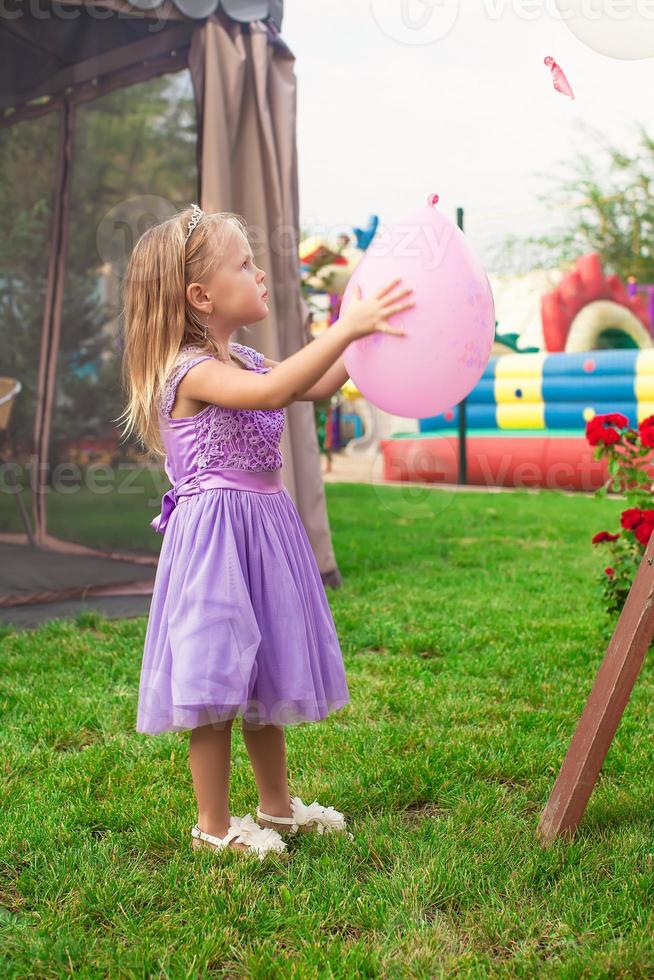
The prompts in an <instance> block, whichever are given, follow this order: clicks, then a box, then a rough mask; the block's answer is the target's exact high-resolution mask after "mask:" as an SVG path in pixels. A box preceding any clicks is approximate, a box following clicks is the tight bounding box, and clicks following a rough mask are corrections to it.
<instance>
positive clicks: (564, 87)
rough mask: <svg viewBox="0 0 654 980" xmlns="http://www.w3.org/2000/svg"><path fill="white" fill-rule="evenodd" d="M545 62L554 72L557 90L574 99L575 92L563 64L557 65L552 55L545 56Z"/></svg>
mask: <svg viewBox="0 0 654 980" xmlns="http://www.w3.org/2000/svg"><path fill="white" fill-rule="evenodd" d="M545 64H546V65H547V67H548V68H549V69H550V71H551V72H552V82H553V84H554V88H555V89H556V91H557V92H560V93H561V95H567V96H568V97H569V98H571V99H574V97H575V96H574V92H573V91H572V88H571V86H570V82H569V81H568V79H567V78H566V75H565V72H564V71H563V69H562V68H561V66H560V65H557V63H556V61H555V60H554V58H552V57H551V56H550V55H548V56H547V58H545Z"/></svg>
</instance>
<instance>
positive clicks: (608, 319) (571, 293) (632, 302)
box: [380, 253, 654, 491]
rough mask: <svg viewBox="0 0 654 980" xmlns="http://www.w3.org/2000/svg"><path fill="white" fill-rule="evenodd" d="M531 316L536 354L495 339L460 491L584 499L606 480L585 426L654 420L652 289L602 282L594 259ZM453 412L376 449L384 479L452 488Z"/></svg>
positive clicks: (510, 339)
mask: <svg viewBox="0 0 654 980" xmlns="http://www.w3.org/2000/svg"><path fill="white" fill-rule="evenodd" d="M540 307H541V310H540V312H541V321H542V336H543V342H544V347H545V349H544V350H543V351H541V350H537V349H534V348H531V349H529V350H528V351H526V352H521V353H517V352H516V351H517V346H516V343H515V340H516V338H515V335H508V336H506V337H503V336H501V335H499V334H496V342H495V346H494V348H493V356H491V359H490V361H489V363H488V365H487V367H486V370H485V372H484V374H483V376H482V377H481V379H480V381H479V383H478V384H477V386H476V387H475V388H474V389H473V390H472V392H471V393H470V394H469V395H468V397H467V399H466V404H465V423H466V463H467V466H466V469H467V482H468V483H470V484H478V485H484V486H488V485H496V486H523V487H524V486H535V487H548V488H550V489H565V490H586V491H591V490H594V489H596V488H597V487H599V486H601V484H602V483H604V482H605V480H606V479H607V477H608V472H607V469H606V463H605V462H604V461H603V460H602V461H595V460H594V459H593V450H592V447H591V446H589V445H588V443H587V441H586V438H585V427H586V423H587V422H588V421H589V419H591V418H593V416H594V415H597V414H604V413H606V412H623V413H624V414H625V415H626V416H627V417H628V419H629V423H630V424H631V425H633V426H636V425H637V424H638V423H639V422H640V421H642V419H644V418H646V417H647V416H648V415H652V414H654V341H653V339H652V325H653V324H654V287H652V286H644V287H639V286H638V285H637V284H636V283H635V282H634V281H633V280H630V282H629V283H628V284H627V285H625V284H624V283H623V282H622V281H621V280H620V279H619V277H618V276H615V275H613V276H605V275H604V273H603V270H602V266H601V262H600V258H599V256H598V255H597V254H596V253H591V254H589V255H584V256H582V257H581V258H579V259H578V260H577V262H576V264H575V267H574V269H573V270H572V271H571V272H569V273H568V274H567V275H565V276H564V277H563V278H562V279H561V281H560V282H559V284H558V285H557V286H556V288H554V289H552V290H550V291H548V292H546V293H545V294H544V295H543V296H542V297H541V303H540ZM459 412H460V408H459V406H455V407H454V408H452V409H450V410H449V411H447V412H444V413H443V414H441V415H437V416H434V417H433V418H426V419H419V420H418V432H398V433H394V434H393V435H392V436H391V438H389V439H384V440H382V441H381V444H380V448H381V451H382V453H383V458H384V476H385V478H386V479H392V480H412V481H427V482H444V483H456V482H457V480H458V467H459V451H458V430H459Z"/></svg>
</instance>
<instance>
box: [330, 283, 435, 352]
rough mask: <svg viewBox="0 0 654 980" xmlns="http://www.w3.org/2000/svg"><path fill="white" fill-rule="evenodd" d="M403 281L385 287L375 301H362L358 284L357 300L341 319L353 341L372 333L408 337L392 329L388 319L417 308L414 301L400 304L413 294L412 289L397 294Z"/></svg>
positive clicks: (403, 331)
mask: <svg viewBox="0 0 654 980" xmlns="http://www.w3.org/2000/svg"><path fill="white" fill-rule="evenodd" d="M399 282H401V279H394V280H393V281H392V282H390V283H389V284H388V285H387V286H384V288H383V289H381V290H380V291H379V292H378V293H377V295H376V296H375V297H374V298H373V299H362V297H361V287H360V286H359V285H358V284H357V285H356V287H355V289H356V299H353V300H352V302H351V303H350V304H349V306H348V308H347V310H346V312H345V313H344V314H343V316H342V317H341V323H344V324H345V326H346V329H347V332H348V334H349V335H350V339H351V340H356V339H357V338H359V337H366V336H367V335H368V334H370V333H391V334H395V335H396V336H397V337H406V330H400V329H399V328H398V327H392V326H391V325H390V323H388V322H387V320H388V317H389V316H392V315H393V313H401V312H402V310H408V309H410V307H412V306H415V305H416V304H415V302H414V301H410V302H406V303H400V302H399V300H401V299H402V297H404V296H408V295H409V294H410V293H413V290H412V289H405V290H404V291H403V292H400V293H398V292H397V288H398V287H397V284H398V283H399Z"/></svg>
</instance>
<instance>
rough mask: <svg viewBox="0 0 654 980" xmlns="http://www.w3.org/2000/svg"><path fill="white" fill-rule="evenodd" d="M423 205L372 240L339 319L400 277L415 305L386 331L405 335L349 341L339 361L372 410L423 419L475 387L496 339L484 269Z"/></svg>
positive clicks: (431, 206)
mask: <svg viewBox="0 0 654 980" xmlns="http://www.w3.org/2000/svg"><path fill="white" fill-rule="evenodd" d="M437 201H438V195H430V197H429V198H428V203H427V206H426V207H424V208H421V209H420V210H419V211H416V212H415V213H413V214H411V215H409V216H408V217H407V218H406V219H405V220H404V221H402V222H400V223H398V224H397V225H394V226H393V227H392V228H391V229H390V230H389V231H387V232H386V233H385V234H382V235H381V236H380V237H379V238H375V239H373V241H372V243H371V245H370V246H369V247H368V249H367V250H366V253H365V255H364V257H363V258H362V259H361V261H360V262H359V264H358V265H357V267H356V269H355V270H354V272H353V274H352V277H351V278H350V281H349V282H348V284H347V288H346V290H345V293H344V295H343V300H342V303H341V316H342V315H343V314H344V313H345V311H346V310H347V307H348V306H349V304H350V303H351V302H352V300H353V299H355V298H356V296H357V293H356V288H357V287H360V288H361V291H362V295H363V298H364V299H367V298H370V297H372V296H375V295H376V294H377V293H378V292H379V291H380V290H381V289H382V288H383V287H385V286H387V285H388V284H389V283H390V282H391V281H392V280H394V279H397V278H398V277H401V279H402V281H401V283H400V284H399V286H400V287H401V288H402V289H406V288H410V289H413V295H409V296H407V297H404V298H403V299H402V300H400V302H406V301H411V300H412V301H414V302H415V306H413V307H411V308H409V309H408V310H404V311H403V312H402V313H396V314H394V315H393V316H391V317H390V318H389V321H388V322H389V324H391V325H392V326H395V327H399V328H400V329H402V330H404V331H405V332H406V336H404V337H402V336H396V335H393V334H386V333H380V332H376V333H374V334H368V336H366V337H362V338H360V339H359V340H355V341H353V342H352V343H351V344H350V345H349V346H348V347H347V349H346V350H345V353H344V355H343V361H344V363H345V366H346V368H347V371H348V374H349V375H350V377H351V378H352V381H353V382H354V384H355V385H356V387H357V388H358V390H359V391H360V392H361V394H362V395H363V396H364V398H366V399H367V400H368V401H369V402H371V403H372V404H373V405H376V406H377V407H378V408H381V409H382V410H383V411H386V412H390V413H391V414H392V415H400V416H404V417H406V418H427V417H429V416H432V415H438V414H440V413H441V412H444V411H446V410H447V409H450V408H453V407H454V406H456V405H458V403H459V402H460V401H461V400H462V399H463V398H465V396H466V395H468V394H469V393H470V391H472V389H473V388H474V387H475V385H476V384H477V382H478V381H479V379H480V378H481V376H482V374H483V373H484V369H485V367H486V365H487V364H488V361H489V358H490V354H491V350H492V347H493V340H494V338H495V307H494V304H493V294H492V291H491V287H490V283H489V282H488V277H487V276H486V273H485V271H484V268H483V266H482V264H481V262H480V261H479V259H478V258H477V256H476V255H475V254H474V252H473V251H472V249H471V248H470V245H469V244H468V242H467V240H466V238H465V236H464V234H463V232H462V231H461V230H460V229H459V228H458V227H457V226H456V224H454V222H452V221H450V220H449V218H446V217H445V216H444V215H443V214H441V212H440V211H439V210H438V209H437V208H436V207H435V205H436V202H437Z"/></svg>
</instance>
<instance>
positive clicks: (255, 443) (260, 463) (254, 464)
mask: <svg viewBox="0 0 654 980" xmlns="http://www.w3.org/2000/svg"><path fill="white" fill-rule="evenodd" d="M229 346H230V349H231V351H232V352H233V353H234V354H235V355H236V356H237V357H239V358H240V359H241V360H242V361H243V362H244V364H245V365H246V366H247V368H248V369H249V370H251V371H256V372H257V373H259V374H264V373H266V372H267V371H270V370H272V369H271V368H266V367H264V364H263V361H264V358H263V354H260V353H259V352H258V351H256V350H254V349H253V348H252V347H246V346H245V345H244V344H236V343H230V345H229ZM209 359H211V354H207V353H205V352H202V351H200V350H199V349H198V348H197V347H193V346H191V345H186V346H185V347H182V349H181V350H180V352H179V355H178V357H177V361H176V362H175V365H174V367H173V370H172V371H171V372H170V374H169V375H168V378H167V379H166V383H165V385H164V388H163V393H162V395H161V398H160V400H159V406H158V407H159V412H160V421H161V431H162V438H163V441H164V445H165V448H166V453H167V455H169V456H170V455H172V456H175V457H177V465H175V466H174V467H173V468H174V469H175V470H177V471H178V472H177V473H176V474H175V477H176V478H179V477H180V476H183V475H185V474H184V473H181V472H179V470H180V469H188V468H189V467H192V465H193V460H190V459H189V452H188V449H187V451H185V452H181V451H179V452H175V450H176V449H178V448H180V447H178V446H177V445H176V440H177V439H178V437H179V439H178V441H179V443H180V444H181V443H182V442H185V443H186V444H187V447H188V442H189V439H188V436H189V429H190V430H191V435H192V437H193V439H192V443H193V445H192V450H193V452H192V455H193V456H194V463H195V467H197V469H198V470H202V469H204V468H206V467H208V466H211V467H220V468H222V467H235V468H237V469H244V470H276V469H279V468H280V467H281V465H282V454H281V452H280V450H279V444H280V441H281V438H282V434H283V431H284V420H285V415H284V409H283V408H279V409H243V408H223V407H222V406H220V405H207V406H206V407H205V408H203V409H202V410H201V411H200V412H198V413H197V415H193V416H188V417H186V418H181V419H174V418H171V416H170V413H171V411H172V407H173V404H174V402H175V395H176V392H177V386H178V385H179V383H180V381H181V380H182V378H183V377H184V375H185V374H186V372H187V371H190V369H191V368H192V367H194V365H196V364H199V363H200V361H205V360H209ZM180 430H181V431H180Z"/></svg>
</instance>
